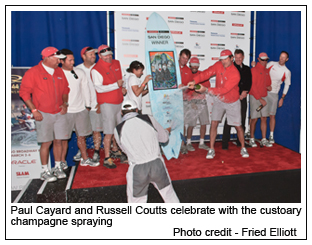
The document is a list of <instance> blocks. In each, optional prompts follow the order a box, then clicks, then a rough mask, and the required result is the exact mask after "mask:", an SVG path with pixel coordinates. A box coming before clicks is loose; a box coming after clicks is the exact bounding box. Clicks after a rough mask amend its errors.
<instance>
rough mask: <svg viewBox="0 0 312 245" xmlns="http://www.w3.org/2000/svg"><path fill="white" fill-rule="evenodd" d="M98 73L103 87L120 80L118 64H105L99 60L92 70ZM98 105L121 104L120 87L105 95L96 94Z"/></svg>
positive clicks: (113, 62) (113, 61) (115, 61)
mask: <svg viewBox="0 0 312 245" xmlns="http://www.w3.org/2000/svg"><path fill="white" fill-rule="evenodd" d="M92 69H95V70H96V71H98V72H99V73H100V74H101V75H102V77H103V85H109V84H113V83H115V82H117V81H118V80H120V79H122V73H121V67H120V62H119V61H118V60H112V63H108V62H105V61H103V60H101V59H99V60H98V62H97V63H96V64H95V66H94V67H93V68H92ZM96 97H97V102H98V104H100V105H101V104H104V103H109V104H116V105H118V104H121V103H122V101H123V94H122V87H120V88H118V89H115V90H113V91H110V92H106V93H98V92H96Z"/></svg>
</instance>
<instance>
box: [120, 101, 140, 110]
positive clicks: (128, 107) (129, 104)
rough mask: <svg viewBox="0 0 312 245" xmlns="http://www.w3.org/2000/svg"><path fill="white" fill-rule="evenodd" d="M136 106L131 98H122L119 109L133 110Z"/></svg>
mask: <svg viewBox="0 0 312 245" xmlns="http://www.w3.org/2000/svg"><path fill="white" fill-rule="evenodd" d="M137 108H138V106H137V104H136V103H135V101H133V100H129V99H128V100H124V101H123V102H122V105H121V110H133V109H137Z"/></svg>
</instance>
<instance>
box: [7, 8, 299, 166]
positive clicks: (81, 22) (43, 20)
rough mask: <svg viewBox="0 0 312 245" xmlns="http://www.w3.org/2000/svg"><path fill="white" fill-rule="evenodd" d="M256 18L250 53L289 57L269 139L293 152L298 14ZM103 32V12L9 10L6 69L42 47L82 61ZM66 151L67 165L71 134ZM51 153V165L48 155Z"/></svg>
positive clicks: (26, 61) (31, 58)
mask: <svg viewBox="0 0 312 245" xmlns="http://www.w3.org/2000/svg"><path fill="white" fill-rule="evenodd" d="M256 16H257V23H256V47H255V51H256V55H258V54H259V53H260V52H267V53H268V55H269V56H270V60H273V61H278V58H279V54H280V52H281V51H282V50H286V51H287V52H288V53H289V55H290V58H289V61H288V62H287V63H286V65H287V67H288V68H289V69H290V70H291V72H292V84H291V86H290V89H289V91H288V94H287V97H286V99H285V102H284V105H283V107H281V108H279V109H278V111H277V115H276V130H275V140H276V142H277V143H279V144H281V145H283V146H285V147H288V148H290V149H292V150H294V151H297V152H299V145H300V121H301V118H300V117H301V114H300V112H301V108H300V101H301V73H300V72H301V29H300V28H301V14H300V12H276V11H272V12H257V15H256ZM251 18H253V14H252V16H251ZM109 20H110V26H109V30H110V34H111V35H110V40H109V41H110V44H111V46H112V47H114V38H115V37H114V12H109ZM107 28H108V27H107V12H105V11H92V12H86V11H14V12H12V50H11V52H12V66H15V67H16V66H23V67H25V66H26V67H31V66H34V65H36V64H38V62H39V61H40V60H41V56H40V53H41V51H42V49H44V48H45V47H47V46H54V47H56V48H58V49H62V48H68V49H70V50H72V51H73V52H74V55H75V59H76V64H79V63H81V62H82V60H81V57H80V50H81V49H82V48H83V47H85V46H92V47H94V48H97V47H98V46H100V45H101V44H107ZM251 28H253V26H251ZM251 33H252V32H251ZM251 43H252V42H251ZM251 49H253V47H252V46H251ZM250 53H252V50H251V52H250ZM282 90H283V86H282V88H281V91H282ZM268 132H269V128H268ZM256 137H258V138H260V137H261V135H260V127H259V125H257V130H256ZM90 140H91V139H90ZM91 141H92V140H91ZM69 149H71V151H69V154H68V157H67V158H68V159H69V161H68V162H69V163H71V162H72V161H71V159H72V156H73V154H75V153H76V150H77V144H76V139H75V135H74V137H73V139H72V140H71V142H70V144H69ZM51 155H52V162H54V161H53V154H51Z"/></svg>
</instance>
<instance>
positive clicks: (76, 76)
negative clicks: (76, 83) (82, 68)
mask: <svg viewBox="0 0 312 245" xmlns="http://www.w3.org/2000/svg"><path fill="white" fill-rule="evenodd" d="M70 73H71V74H73V75H74V78H76V79H78V75H77V74H76V72H75V71H74V70H71V71H70Z"/></svg>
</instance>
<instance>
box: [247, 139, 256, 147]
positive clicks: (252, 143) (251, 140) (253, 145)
mask: <svg viewBox="0 0 312 245" xmlns="http://www.w3.org/2000/svg"><path fill="white" fill-rule="evenodd" d="M249 145H250V146H251V147H257V144H256V142H255V139H250V140H249Z"/></svg>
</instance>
